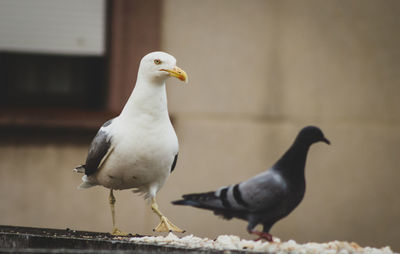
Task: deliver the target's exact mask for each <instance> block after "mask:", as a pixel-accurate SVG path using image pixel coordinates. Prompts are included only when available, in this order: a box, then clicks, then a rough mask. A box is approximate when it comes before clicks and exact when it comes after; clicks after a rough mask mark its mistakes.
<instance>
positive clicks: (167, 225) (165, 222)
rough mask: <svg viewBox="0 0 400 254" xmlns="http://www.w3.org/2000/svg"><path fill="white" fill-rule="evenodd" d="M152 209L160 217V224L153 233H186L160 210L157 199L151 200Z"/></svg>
mask: <svg viewBox="0 0 400 254" xmlns="http://www.w3.org/2000/svg"><path fill="white" fill-rule="evenodd" d="M151 209H152V210H153V212H154V213H156V214H157V215H158V216H159V217H160V223H159V224H158V225H157V227H156V228H155V229H153V231H155V232H178V233H184V232H185V230H182V229H180V228H179V227H177V226H175V225H174V224H173V223H172V222H171V221H170V220H169V219H168V218H167V217H165V216H164V215H163V214H162V213H161V212H160V210H158V205H157V203H156V200H155V198H153V199H152V200H151Z"/></svg>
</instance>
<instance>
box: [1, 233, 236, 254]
mask: <svg viewBox="0 0 400 254" xmlns="http://www.w3.org/2000/svg"><path fill="white" fill-rule="evenodd" d="M132 237H141V235H129V236H127V237H113V236H111V235H110V234H109V233H97V232H87V231H75V230H71V229H68V228H67V229H65V230H62V229H48V228H30V227H14V226H0V253H83V254H86V253H100V254H102V253H111V252H112V253H113V254H119V253H144V254H146V253H191V254H197V253H201V254H207V253H213V254H214V253H215V254H217V253H225V252H224V251H218V250H196V249H195V250H193V249H186V248H183V247H173V246H158V245H152V244H141V243H134V242H129V241H128V240H129V239H130V238H132ZM124 238H126V240H125V239H124ZM233 253H242V252H237V251H233Z"/></svg>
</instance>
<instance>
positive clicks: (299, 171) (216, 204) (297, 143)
mask: <svg viewBox="0 0 400 254" xmlns="http://www.w3.org/2000/svg"><path fill="white" fill-rule="evenodd" d="M319 141H322V142H325V143H327V144H330V142H329V140H328V139H326V138H325V136H324V134H323V133H322V131H321V130H320V129H319V128H318V127H315V126H307V127H304V128H303V129H302V130H301V131H300V132H299V134H298V135H297V137H296V139H295V140H294V142H293V144H292V146H291V147H290V148H289V149H288V150H287V151H286V153H285V154H284V155H283V156H282V157H281V158H280V159H279V160H278V161H277V162H276V163H275V164H274V165H273V166H272V167H271V168H270V169H269V170H267V171H265V172H263V173H261V174H258V175H256V176H254V177H252V178H250V179H248V180H247V181H244V182H241V183H238V184H235V185H230V186H226V187H221V188H219V189H218V190H217V191H211V192H205V193H197V194H187V195H183V196H182V198H183V199H181V200H177V201H173V202H172V203H173V204H175V205H187V206H193V207H197V208H202V209H208V210H212V211H214V214H216V215H221V216H222V217H223V218H224V219H227V220H230V219H232V218H238V219H242V220H245V221H248V226H247V231H248V232H249V233H250V234H255V235H257V236H258V237H259V238H258V240H259V239H265V240H267V241H270V242H272V241H273V238H272V235H271V234H270V233H269V231H270V229H271V227H272V226H273V225H274V224H275V223H276V222H277V221H279V220H280V219H282V218H284V217H286V216H287V215H289V213H290V212H292V211H293V210H294V209H295V208H296V207H297V206H298V205H299V204H300V202H301V201H302V199H303V197H304V193H305V187H306V182H305V176H304V168H305V164H306V159H307V153H308V150H309V148H310V146H311V145H312V144H314V143H316V142H319ZM258 224H262V225H263V230H262V232H260V231H255V230H254V228H255V227H256V226H257V225H258Z"/></svg>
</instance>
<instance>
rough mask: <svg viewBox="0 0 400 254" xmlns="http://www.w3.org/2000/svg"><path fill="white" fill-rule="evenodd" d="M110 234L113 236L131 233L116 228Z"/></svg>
mask: <svg viewBox="0 0 400 254" xmlns="http://www.w3.org/2000/svg"><path fill="white" fill-rule="evenodd" d="M110 234H111V235H113V236H128V235H129V234H128V233H125V232H124V231H121V230H119V229H118V228H114V229H113V231H112V232H111V233H110Z"/></svg>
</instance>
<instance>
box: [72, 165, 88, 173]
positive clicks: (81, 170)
mask: <svg viewBox="0 0 400 254" xmlns="http://www.w3.org/2000/svg"><path fill="white" fill-rule="evenodd" d="M85 170H86V169H85V165H80V166H77V167H76V168H74V171H75V172H77V173H85Z"/></svg>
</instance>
